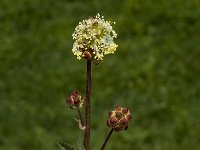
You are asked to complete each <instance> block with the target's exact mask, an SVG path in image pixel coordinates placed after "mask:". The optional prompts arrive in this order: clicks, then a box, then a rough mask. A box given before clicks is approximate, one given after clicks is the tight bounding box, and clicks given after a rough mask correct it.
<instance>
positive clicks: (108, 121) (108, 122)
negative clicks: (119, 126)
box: [106, 119, 111, 127]
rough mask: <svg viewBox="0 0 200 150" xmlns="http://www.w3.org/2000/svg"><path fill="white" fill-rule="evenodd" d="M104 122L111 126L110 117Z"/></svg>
mask: <svg viewBox="0 0 200 150" xmlns="http://www.w3.org/2000/svg"><path fill="white" fill-rule="evenodd" d="M106 124H107V126H108V127H111V124H110V119H108V120H107V122H106Z"/></svg>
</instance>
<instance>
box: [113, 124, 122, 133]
mask: <svg viewBox="0 0 200 150" xmlns="http://www.w3.org/2000/svg"><path fill="white" fill-rule="evenodd" d="M113 129H114V130H115V131H116V132H119V131H121V130H122V127H121V126H120V125H116V126H115V127H114V128H113Z"/></svg>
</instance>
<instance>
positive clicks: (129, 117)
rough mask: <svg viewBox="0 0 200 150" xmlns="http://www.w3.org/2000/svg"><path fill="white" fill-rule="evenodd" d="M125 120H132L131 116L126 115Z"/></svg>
mask: <svg viewBox="0 0 200 150" xmlns="http://www.w3.org/2000/svg"><path fill="white" fill-rule="evenodd" d="M126 119H127V120H128V121H129V122H130V121H131V120H132V115H131V114H130V113H129V114H127V115H126Z"/></svg>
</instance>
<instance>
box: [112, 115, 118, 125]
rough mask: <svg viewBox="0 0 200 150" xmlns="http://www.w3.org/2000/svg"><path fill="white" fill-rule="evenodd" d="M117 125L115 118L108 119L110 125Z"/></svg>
mask: <svg viewBox="0 0 200 150" xmlns="http://www.w3.org/2000/svg"><path fill="white" fill-rule="evenodd" d="M117 123H118V120H117V119H116V118H115V117H112V118H110V124H111V125H112V126H115V125H116V124H117Z"/></svg>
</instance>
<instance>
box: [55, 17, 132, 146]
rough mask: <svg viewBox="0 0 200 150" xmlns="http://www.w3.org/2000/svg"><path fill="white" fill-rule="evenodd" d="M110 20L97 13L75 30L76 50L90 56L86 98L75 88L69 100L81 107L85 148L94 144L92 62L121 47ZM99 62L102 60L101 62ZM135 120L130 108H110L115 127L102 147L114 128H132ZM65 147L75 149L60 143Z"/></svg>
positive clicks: (77, 107) (79, 56)
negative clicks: (130, 126) (91, 108)
mask: <svg viewBox="0 0 200 150" xmlns="http://www.w3.org/2000/svg"><path fill="white" fill-rule="evenodd" d="M112 24H115V23H111V22H110V21H105V19H104V17H103V16H102V17H101V16H100V15H99V14H97V15H96V16H94V17H90V18H89V19H86V20H83V21H82V22H80V23H79V24H78V26H77V27H76V28H75V31H74V33H73V34H72V37H73V39H74V40H75V41H74V44H73V48H72V52H73V53H74V55H75V56H76V57H77V59H81V58H85V59H86V60H87V69H86V70H87V74H86V98H85V99H86V101H85V103H84V98H83V97H82V95H81V94H80V93H79V92H78V91H73V92H72V93H71V94H70V95H69V96H68V97H67V100H66V103H67V105H68V106H69V107H70V108H72V109H77V111H78V114H79V119H76V121H77V122H78V123H79V128H80V129H81V130H82V131H83V134H84V136H83V137H84V138H83V143H82V149H85V150H89V148H90V147H89V145H90V95H91V67H92V65H91V62H94V63H95V64H98V63H99V62H100V61H102V60H103V58H104V56H105V55H107V54H112V53H114V52H115V51H116V48H117V47H118V45H117V44H115V43H114V39H115V38H116V37H117V34H116V33H115V31H114V30H113V29H112ZM97 62H98V63H97ZM83 105H85V119H83V117H82V114H81V112H80V108H82V106H83ZM131 120H132V115H131V113H130V110H129V109H128V108H124V107H121V106H117V107H116V108H115V109H114V110H113V111H111V112H109V119H108V120H107V126H108V127H110V128H111V131H110V132H109V134H108V135H107V137H106V139H105V141H104V142H103V144H102V147H101V150H104V148H105V146H106V144H107V142H108V140H109V138H110V136H111V134H112V133H113V131H116V132H119V131H123V130H127V129H128V125H129V124H130V122H131ZM58 145H59V146H60V147H61V149H62V150H66V149H74V147H72V146H69V145H68V144H65V143H59V144H58Z"/></svg>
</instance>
